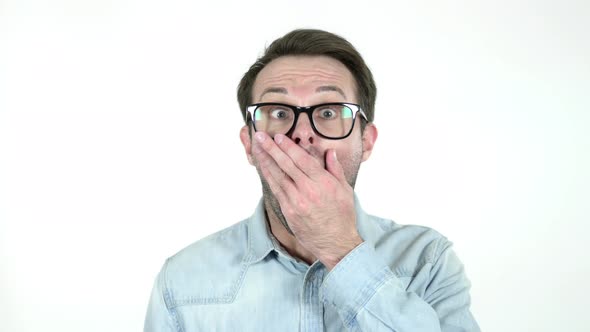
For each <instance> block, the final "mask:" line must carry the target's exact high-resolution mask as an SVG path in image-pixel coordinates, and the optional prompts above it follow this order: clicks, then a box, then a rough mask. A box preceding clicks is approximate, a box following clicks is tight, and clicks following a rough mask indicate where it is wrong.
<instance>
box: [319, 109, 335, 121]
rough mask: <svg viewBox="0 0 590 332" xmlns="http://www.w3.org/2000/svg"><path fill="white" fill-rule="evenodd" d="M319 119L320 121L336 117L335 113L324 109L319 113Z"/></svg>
mask: <svg viewBox="0 0 590 332" xmlns="http://www.w3.org/2000/svg"><path fill="white" fill-rule="evenodd" d="M320 117H321V118H322V119H333V118H335V117H336V112H335V111H334V110H333V109H330V108H326V109H323V110H321V111H320Z"/></svg>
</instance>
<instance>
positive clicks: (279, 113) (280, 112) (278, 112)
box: [270, 109, 289, 120]
mask: <svg viewBox="0 0 590 332" xmlns="http://www.w3.org/2000/svg"><path fill="white" fill-rule="evenodd" d="M270 114H271V116H272V118H273V119H277V120H285V119H288V118H289V112H287V111H286V110H284V109H275V110H273V111H272V112H271V113H270Z"/></svg>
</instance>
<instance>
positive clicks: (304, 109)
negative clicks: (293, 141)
mask: <svg viewBox="0 0 590 332" xmlns="http://www.w3.org/2000/svg"><path fill="white" fill-rule="evenodd" d="M268 105H277V106H284V107H287V108H290V109H291V110H293V113H295V117H294V119H293V125H292V126H291V128H289V130H288V131H287V133H285V135H286V136H289V137H291V135H292V134H293V131H294V130H295V127H296V126H297V120H299V114H301V113H305V114H307V117H308V118H309V123H310V124H311V128H312V129H313V132H314V133H316V134H317V135H319V136H321V137H323V138H326V139H334V140H336V139H345V138H347V137H348V136H350V134H351V133H352V130H353V129H354V123H355V121H356V115H357V113H360V114H361V116H362V117H363V118H364V119H365V121H367V122H368V119H367V115H366V114H365V112H364V111H363V110H362V109H361V107H360V105H357V104H351V103H323V104H318V105H312V106H293V105H289V104H282V103H258V104H252V105H248V106H247V107H246V123H248V115H250V117H249V120H250V121H252V127H254V131H258V129H256V122H255V121H253V119H255V118H254V112H256V110H257V109H258V108H259V107H261V106H268ZM326 105H339V106H346V107H348V108H350V109H351V110H352V125H351V126H350V130H349V131H348V133H347V134H346V135H344V136H339V137H330V136H326V135H324V134H322V133H320V132H319V130H318V129H317V128H316V127H315V123H314V121H313V118H312V114H313V111H315V110H316V108H318V107H322V106H326Z"/></svg>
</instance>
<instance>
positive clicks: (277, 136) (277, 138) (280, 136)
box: [275, 134, 285, 144]
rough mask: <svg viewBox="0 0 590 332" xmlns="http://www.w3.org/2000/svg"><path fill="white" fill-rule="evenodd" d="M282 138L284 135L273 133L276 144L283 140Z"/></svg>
mask: <svg viewBox="0 0 590 332" xmlns="http://www.w3.org/2000/svg"><path fill="white" fill-rule="evenodd" d="M283 138H285V136H283V135H281V134H277V135H275V142H277V144H281V142H282V141H283Z"/></svg>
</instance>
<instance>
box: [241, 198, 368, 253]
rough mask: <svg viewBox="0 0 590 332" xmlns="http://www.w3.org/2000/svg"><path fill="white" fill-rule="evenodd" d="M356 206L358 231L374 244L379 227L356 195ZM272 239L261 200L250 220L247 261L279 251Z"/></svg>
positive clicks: (262, 199) (262, 200) (365, 239)
mask: <svg viewBox="0 0 590 332" xmlns="http://www.w3.org/2000/svg"><path fill="white" fill-rule="evenodd" d="M354 204H355V210H356V222H357V230H358V232H359V234H360V236H361V237H362V238H363V240H364V241H366V242H370V243H372V244H374V241H375V240H376V237H377V236H378V233H379V231H378V225H377V224H375V223H374V222H372V221H371V220H370V218H369V215H367V213H365V211H364V210H363V209H362V207H361V204H360V202H359V199H358V197H357V195H356V193H355V194H354ZM272 238H273V236H272V234H271V232H270V228H269V225H268V222H267V221H266V212H265V207H264V198H261V199H260V201H259V203H258V206H257V207H256V210H255V211H254V214H253V215H252V216H251V217H250V219H249V220H248V257H247V258H246V260H247V261H248V262H249V263H250V264H253V263H256V262H259V261H261V260H262V259H264V258H265V257H266V256H267V255H268V254H269V253H270V252H272V251H273V250H277V248H276V246H275V244H273V240H272Z"/></svg>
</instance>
